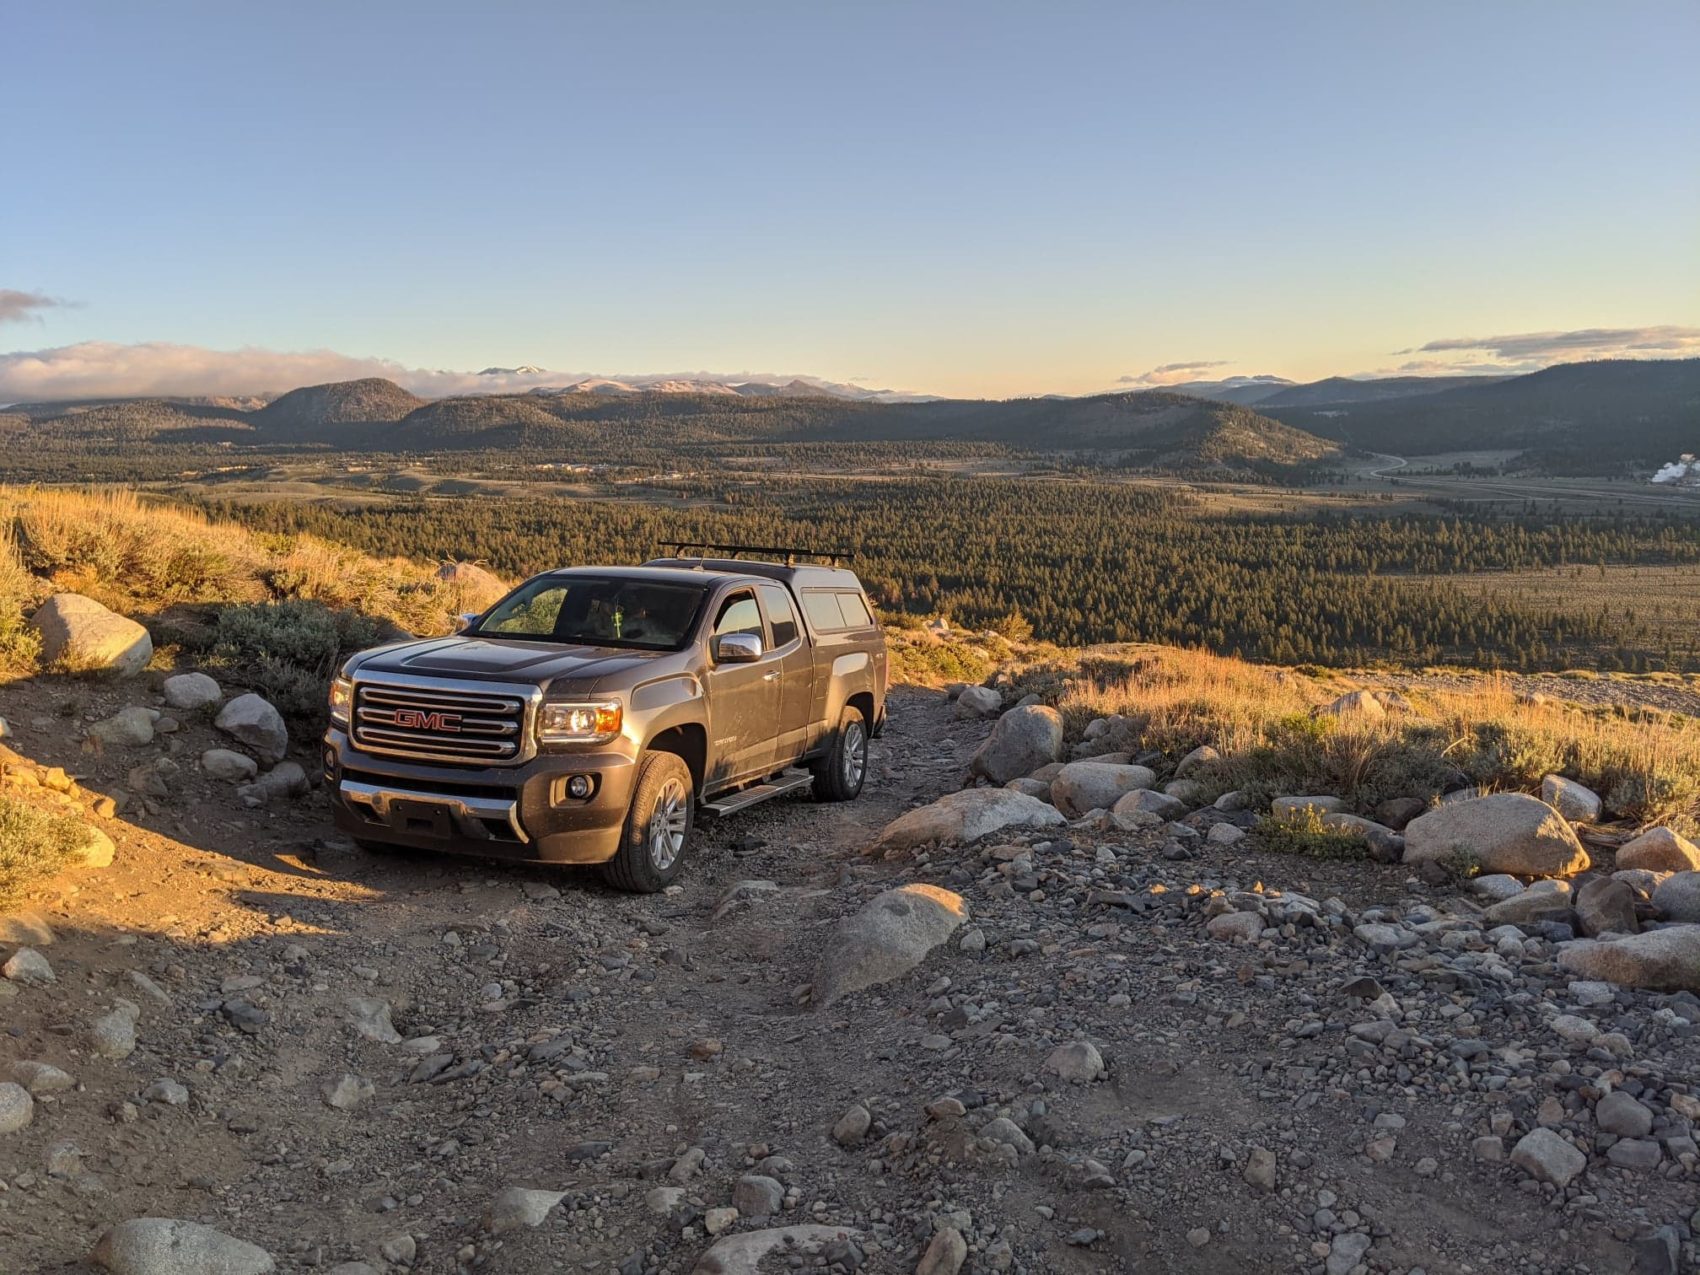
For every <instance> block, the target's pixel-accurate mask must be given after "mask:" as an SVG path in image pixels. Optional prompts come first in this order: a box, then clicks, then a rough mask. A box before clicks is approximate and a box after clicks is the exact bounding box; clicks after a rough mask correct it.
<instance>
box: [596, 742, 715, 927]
mask: <svg viewBox="0 0 1700 1275" xmlns="http://www.w3.org/2000/svg"><path fill="white" fill-rule="evenodd" d="M695 824H696V797H695V795H694V793H693V790H692V784H691V771H690V767H688V766H686V765H685V762H684V759H683V758H681V757H677V756H675V755H674V754H672V753H650V754H649V755H648V756H646V757H645V758H644V759H643V760H642V761H641V762H639V763H638V772H637V783H636V785H635V786H634V788H633V790H632V804H631V806H630V808H629V809H628V810H627V811H626V823H625V826H624V827H623V828H622V829H621V830H620V848H619V850H617V851H616V852H615V854H614V857H613V858H612V859H610V860H608V862H607V863H605V864H603V865H602V875H603V877H605V878H606V879H607V882H608V884H609V885H611V886H613V887H614V888H615V889H616V890H630V891H631V892H633V893H634V894H654V893H656V892H657V891H659V890H663V889H665V888H666V887H667V886H668V885H669V884H670V883H671V882H672V880H673V878H674V877H676V876H678V875H679V868H680V865H681V863H682V862H683V860H684V855H685V848H686V847H687V846H688V845H689V844H690V839H691V829H692V828H693V827H694V826H695Z"/></svg>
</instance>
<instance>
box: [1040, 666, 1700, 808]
mask: <svg viewBox="0 0 1700 1275" xmlns="http://www.w3.org/2000/svg"><path fill="white" fill-rule="evenodd" d="M1329 680H1330V681H1333V684H1332V685H1327V684H1324V683H1323V682H1321V681H1318V680H1315V679H1312V678H1310V677H1307V676H1304V675H1302V674H1299V673H1295V672H1293V671H1291V670H1286V669H1277V668H1269V667H1264V666H1260V665H1253V664H1246V663H1242V662H1241V661H1239V660H1233V659H1227V658H1224V657H1222V656H1216V655H1211V654H1208V653H1206V652H1202V651H1187V650H1178V649H1175V648H1172V647H1135V648H1125V649H1117V650H1115V651H1113V652H1096V653H1095V652H1083V653H1078V654H1074V655H1070V656H1065V657H1062V658H1052V659H1049V660H1047V661H1044V662H1042V663H1040V664H1037V665H1034V666H1031V667H1029V668H1026V669H1024V670H1022V671H1021V672H1020V674H1019V675H1018V682H1019V683H1020V684H1021V686H1022V688H1023V689H1025V690H1037V691H1039V692H1040V693H1041V694H1043V695H1044V696H1045V698H1046V699H1047V700H1048V701H1049V702H1051V703H1054V704H1055V705H1056V706H1057V708H1058V709H1059V710H1060V711H1061V712H1062V714H1063V718H1064V721H1065V724H1066V726H1067V729H1068V731H1069V733H1070V735H1071V736H1077V735H1078V734H1079V732H1080V731H1081V730H1082V729H1084V727H1085V725H1086V723H1087V722H1089V721H1091V720H1092V719H1093V718H1095V717H1108V716H1111V715H1112V714H1121V715H1122V716H1124V717H1126V718H1128V719H1130V721H1131V722H1132V723H1133V724H1134V728H1135V731H1136V733H1137V735H1138V737H1139V738H1140V739H1141V740H1142V741H1143V742H1144V743H1145V744H1146V746H1148V747H1150V748H1154V749H1158V750H1161V751H1162V752H1164V753H1165V754H1167V755H1169V756H1170V757H1179V756H1181V755H1182V754H1184V753H1186V752H1188V751H1190V750H1191V749H1193V748H1195V747H1197V746H1198V745H1200V744H1206V743H1207V744H1211V745H1213V746H1214V747H1215V748H1216V749H1217V750H1219V751H1220V752H1221V753H1222V754H1223V755H1224V757H1225V758H1226V760H1225V761H1224V762H1223V763H1221V764H1220V765H1219V766H1217V767H1215V768H1214V770H1213V771H1212V772H1211V773H1210V774H1209V775H1208V780H1209V783H1210V785H1211V786H1212V787H1214V788H1215V789H1217V790H1219V791H1220V790H1226V789H1228V788H1243V789H1247V790H1250V791H1252V792H1254V793H1258V794H1271V793H1274V792H1277V791H1284V792H1291V793H1298V792H1333V793H1337V794H1339V795H1341V796H1344V797H1347V798H1348V799H1350V800H1352V801H1353V802H1354V803H1355V804H1356V805H1358V806H1359V807H1360V808H1361V809H1366V810H1367V809H1371V808H1373V807H1374V805H1375V804H1376V803H1377V802H1379V801H1382V800H1385V799H1387V798H1389V797H1399V796H1418V797H1433V796H1434V795H1436V794H1438V793H1439V792H1441V791H1443V790H1444V788H1446V787H1447V786H1449V785H1455V784H1456V783H1457V782H1458V780H1459V779H1460V778H1462V779H1466V780H1468V781H1469V782H1471V783H1474V784H1476V785H1478V786H1480V787H1482V788H1484V789H1495V788H1499V789H1519V790H1524V791H1532V790H1535V789H1537V788H1538V787H1539V785H1540V781H1541V778H1542V776H1543V775H1546V774H1548V773H1557V774H1563V775H1567V776H1569V777H1571V778H1574V779H1577V780H1579V781H1580V782H1582V783H1584V784H1587V785H1588V786H1589V787H1590V788H1592V789H1594V791H1596V792H1598V793H1599V794H1600V795H1601V797H1603V798H1604V799H1605V802H1606V806H1607V808H1608V810H1612V811H1616V812H1617V813H1618V814H1619V815H1620V816H1622V817H1624V818H1626V819H1630V820H1633V821H1635V822H1636V823H1641V824H1645V823H1656V822H1667V821H1668V822H1674V823H1677V824H1679V825H1682V826H1689V827H1691V826H1693V825H1694V824H1695V822H1696V820H1697V819H1700V722H1697V721H1696V720H1694V719H1692V718H1688V717H1684V716H1682V715H1680V714H1674V713H1665V712H1660V711H1658V710H1655V709H1642V710H1635V709H1625V708H1614V709H1589V708H1581V707H1577V706H1573V705H1568V704H1565V703H1563V702H1561V701H1556V700H1549V701H1546V702H1533V703H1532V702H1529V701H1528V700H1527V698H1520V697H1519V696H1518V695H1517V694H1516V693H1514V692H1513V690H1512V689H1511V687H1510V685H1509V683H1508V682H1507V681H1506V680H1505V679H1503V678H1499V677H1494V676H1484V677H1482V678H1478V679H1475V684H1474V685H1472V686H1471V687H1469V688H1468V689H1463V688H1435V689H1432V690H1422V691H1409V692H1407V693H1406V698H1407V700H1408V701H1409V703H1410V705H1411V710H1410V711H1409V712H1394V713H1390V714H1388V715H1387V716H1386V717H1385V718H1382V719H1379V720H1374V721H1365V720H1363V719H1361V718H1359V719H1337V718H1333V717H1329V716H1325V715H1318V714H1317V710H1318V709H1320V708H1321V707H1322V706H1323V705H1325V704H1327V703H1328V702H1329V701H1331V700H1332V699H1334V698H1335V697H1336V696H1338V695H1339V694H1340V692H1341V690H1342V689H1343V687H1342V686H1341V684H1340V683H1339V682H1338V681H1334V680H1333V679H1329Z"/></svg>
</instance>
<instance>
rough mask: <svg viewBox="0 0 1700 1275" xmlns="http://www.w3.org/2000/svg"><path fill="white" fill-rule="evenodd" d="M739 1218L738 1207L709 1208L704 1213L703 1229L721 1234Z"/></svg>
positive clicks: (713, 1233) (711, 1233)
mask: <svg viewBox="0 0 1700 1275" xmlns="http://www.w3.org/2000/svg"><path fill="white" fill-rule="evenodd" d="M737 1220H738V1210H737V1209H728V1208H718V1209H709V1210H707V1211H706V1212H704V1213H703V1215H702V1229H703V1230H705V1231H707V1232H708V1233H709V1234H710V1235H719V1234H720V1233H721V1232H722V1231H724V1230H726V1228H727V1227H729V1226H731V1225H732V1223H734V1222H736V1221H737Z"/></svg>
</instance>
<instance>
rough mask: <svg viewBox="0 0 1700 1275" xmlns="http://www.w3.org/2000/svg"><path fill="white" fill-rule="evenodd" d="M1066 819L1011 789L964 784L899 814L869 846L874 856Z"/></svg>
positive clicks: (1053, 810)
mask: <svg viewBox="0 0 1700 1275" xmlns="http://www.w3.org/2000/svg"><path fill="white" fill-rule="evenodd" d="M1063 822H1066V821H1065V820H1064V819H1063V817H1062V814H1061V813H1060V812H1059V811H1058V810H1057V809H1056V808H1055V807H1054V806H1050V805H1047V804H1046V803H1045V802H1043V801H1040V800H1039V799H1038V798H1037V797H1029V796H1028V795H1027V794H1026V793H1023V792H1016V791H1014V790H1013V789H1009V788H968V789H965V790H963V791H962V792H953V793H947V794H945V795H944V796H943V797H940V798H939V799H938V800H937V801H935V802H933V804H932V805H930V806H922V807H921V808H920V809H918V810H911V811H910V812H909V813H908V814H905V815H899V816H898V817H897V818H896V819H893V820H892V821H891V822H890V823H888V824H887V825H886V826H885V829H884V831H882V832H881V833H880V835H879V840H878V841H876V842H875V843H874V844H873V846H872V852H873V853H875V854H882V853H893V852H896V851H901V850H912V849H914V848H915V847H916V846H920V845H926V844H927V843H928V842H930V841H958V842H960V841H975V840H978V839H979V838H980V837H984V836H987V835H989V834H990V833H994V832H999V831H1002V830H1003V829H1005V828H1048V827H1054V826H1055V825H1057V824H1060V823H1063Z"/></svg>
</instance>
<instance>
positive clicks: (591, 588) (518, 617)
mask: <svg viewBox="0 0 1700 1275" xmlns="http://www.w3.org/2000/svg"><path fill="white" fill-rule="evenodd" d="M705 592H706V590H705V589H703V588H702V587H700V586H697V585H691V584H664V583H657V582H656V581H653V580H633V579H629V578H627V579H621V578H620V577H619V576H603V577H596V576H540V577H539V578H537V579H536V580H531V581H528V582H527V583H525V584H522V585H521V586H520V587H519V588H518V589H515V590H514V591H513V592H512V593H510V594H509V595H508V596H507V597H505V598H503V599H502V600H501V601H500V602H498V603H497V604H496V605H495V606H494V607H493V608H491V610H490V611H489V613H488V614H486V615H485V617H484V618H483V620H482V621H480V622H479V623H478V625H477V626H476V627H475V628H472V629H470V630H468V632H469V633H473V634H476V635H478V636H480V637H504V638H525V639H529V640H531V641H536V642H565V643H571V644H575V645H583V646H622V647H634V648H636V649H638V650H643V651H677V650H678V649H679V648H681V647H682V646H684V645H685V642H686V640H687V639H688V638H689V637H690V634H691V629H692V627H693V626H694V625H695V623H696V618H697V611H698V610H700V609H701V607H702V600H703V596H704V594H705Z"/></svg>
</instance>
